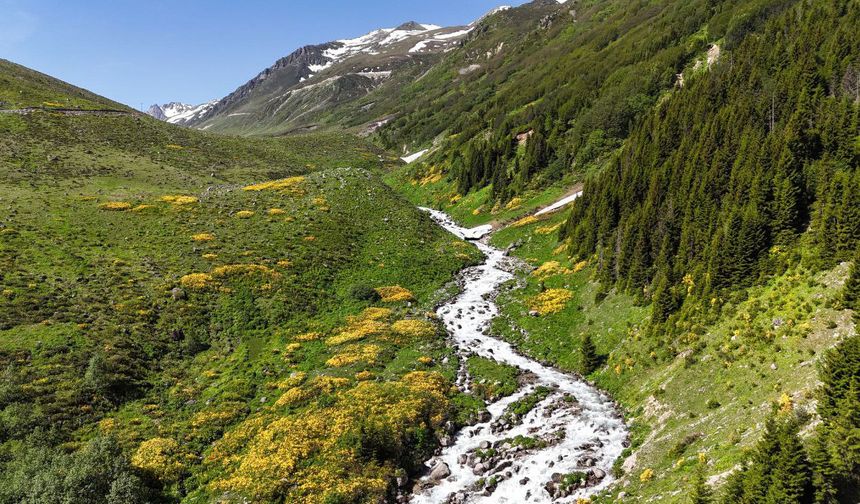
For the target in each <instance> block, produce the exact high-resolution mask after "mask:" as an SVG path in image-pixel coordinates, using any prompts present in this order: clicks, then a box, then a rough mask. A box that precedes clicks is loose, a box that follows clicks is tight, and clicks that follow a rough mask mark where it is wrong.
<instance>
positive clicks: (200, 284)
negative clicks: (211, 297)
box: [179, 273, 214, 290]
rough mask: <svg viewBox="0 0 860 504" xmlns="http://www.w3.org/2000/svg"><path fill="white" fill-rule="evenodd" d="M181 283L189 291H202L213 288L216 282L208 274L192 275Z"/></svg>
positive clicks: (180, 280)
mask: <svg viewBox="0 0 860 504" xmlns="http://www.w3.org/2000/svg"><path fill="white" fill-rule="evenodd" d="M179 283H180V285H182V286H183V287H185V288H187V289H194V290H202V289H205V288H207V287H211V286H212V285H213V283H214V281H213V279H212V275H210V274H208V273H190V274H188V275H185V276H184V277H182V278H180V279H179Z"/></svg>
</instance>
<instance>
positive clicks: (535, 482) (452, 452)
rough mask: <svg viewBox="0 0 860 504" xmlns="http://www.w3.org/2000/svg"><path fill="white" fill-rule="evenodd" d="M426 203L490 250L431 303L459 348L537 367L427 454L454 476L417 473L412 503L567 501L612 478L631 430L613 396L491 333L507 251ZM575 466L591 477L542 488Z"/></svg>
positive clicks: (463, 381)
mask: <svg viewBox="0 0 860 504" xmlns="http://www.w3.org/2000/svg"><path fill="white" fill-rule="evenodd" d="M423 210H425V211H427V212H428V213H430V215H431V216H432V217H433V219H434V220H435V221H436V222H437V223H439V225H441V226H442V227H444V228H445V229H446V230H448V231H450V232H451V233H453V234H454V235H456V236H458V237H460V238H465V239H468V240H471V241H472V242H473V243H474V244H475V245H476V246H477V247H478V248H479V249H480V250H481V251H482V252H483V253H484V254H485V255H486V262H485V263H484V264H482V265H480V266H476V267H472V268H467V269H466V270H464V271H463V272H462V274H461V279H462V284H463V285H462V289H463V290H462V293H461V294H460V295H459V296H457V297H456V298H454V299H453V300H451V301H449V302H448V303H446V304H444V305H442V306H441V307H440V308H439V309H438V310H437V313H438V315H439V316H440V317H441V319H442V320H443V321H444V323H445V326H446V327H447V329H448V332H449V333H450V334H451V336H452V338H453V340H454V342H455V344H456V345H457V347H458V351H459V353H460V354H461V355H466V354H469V353H473V354H476V355H479V356H481V357H486V358H490V359H494V360H495V361H497V362H500V363H504V364H509V365H511V366H515V367H517V368H519V369H520V370H521V371H523V372H526V373H530V374H531V375H533V377H534V380H533V381H532V382H531V383H529V384H528V385H525V386H523V387H522V388H521V389H520V390H519V391H517V392H516V393H515V394H513V395H511V396H509V397H506V398H504V399H501V400H499V401H497V402H495V403H493V404H490V405H489V406H488V411H489V413H490V416H491V417H492V418H491V419H490V420H489V421H484V422H482V423H478V424H476V425H473V426H470V427H466V428H464V429H463V430H461V431H460V432H459V433H458V434H457V436H456V438H455V439H453V441H452V442H451V444H450V446H447V447H445V448H443V450H442V453H441V454H440V455H439V456H437V457H434V458H433V459H431V460H430V461H428V462H427V465H428V467H439V466H438V464H442V463H444V464H446V465H447V468H448V470H449V471H450V475H447V476H445V477H442V478H439V477H438V476H439V473H438V472H437V471H431V474H432V473H436V476H437V477H435V478H434V477H432V476H426V477H425V478H423V479H422V481H421V482H419V485H417V486H416V488H420V490H416V492H415V493H414V494H413V495H412V498H411V501H410V502H412V503H414V504H425V503H426V504H431V503H432V504H441V503H466V502H468V503H510V504H514V503H527V502H528V503H553V502H554V503H569V502H575V501H576V499H577V498H580V497H587V496H590V495H594V494H595V493H597V492H598V491H600V490H601V489H604V488H606V487H607V486H608V485H610V484H611V483H612V481H613V477H612V465H613V462H614V461H615V460H616V459H617V458H618V457H619V456H620V455H621V452H622V450H623V449H624V446H625V445H626V444H627V438H628V431H627V426H626V425H625V424H624V421H623V419H622V417H621V415H620V414H619V412H618V410H617V409H616V406H615V404H614V403H613V401H612V400H611V398H610V397H608V396H607V395H606V394H605V393H603V392H601V391H599V390H597V389H596V388H594V387H593V386H591V385H590V384H588V383H587V382H586V381H584V380H582V379H581V378H579V377H577V376H574V375H570V374H567V373H563V372H561V371H558V370H556V369H552V368H550V367H547V366H544V365H542V364H540V363H538V362H536V361H534V360H532V359H530V358H528V357H525V356H523V355H521V354H519V353H518V352H517V351H516V350H515V349H514V348H513V347H512V346H511V345H510V344H508V343H506V342H504V341H502V340H500V339H497V338H495V337H493V336H491V335H490V334H489V324H490V321H491V320H492V319H493V318H494V317H495V316H496V315H497V314H498V307H497V306H496V304H495V301H494V295H495V292H496V290H497V289H498V288H499V286H500V285H501V284H503V283H504V282H506V281H508V280H510V279H512V278H513V275H512V274H511V273H510V272H509V271H508V270H507V269H506V267H507V268H510V266H509V262H510V261H511V260H510V259H509V258H508V257H507V255H506V253H505V252H504V251H502V250H499V249H497V248H495V247H492V246H490V245H489V244H488V243H487V240H486V235H488V234H489V232H490V231H491V229H490V228H489V226H484V227H481V228H474V229H465V228H462V227H460V226H458V225H457V224H455V223H454V222H453V221H452V220H451V219H450V218H449V217H448V216H447V215H446V214H444V213H442V212H438V211H435V210H429V209H423ZM482 238H483V239H482ZM468 381H469V378H468V377H467V376H465V372H463V370H461V377H460V380H459V383H458V385H459V386H460V387H462V388H463V389H464V390H466V389H467V388H468ZM541 386H543V387H549V388H551V389H552V392H551V393H550V394H549V395H548V396H547V397H546V398H545V399H543V400H541V401H540V402H539V403H538V404H537V406H536V407H535V408H534V409H532V410H531V411H530V412H529V413H527V414H526V415H525V416H523V417H522V423H519V424H518V423H517V422H509V423H506V422H504V421H503V420H502V418H503V417H504V415H503V413H504V412H505V409H506V408H507V407H508V406H509V405H510V404H511V403H513V402H515V401H517V400H519V399H522V398H523V397H525V396H527V395H529V394H531V393H533V392H534V391H535V389H536V388H537V387H541ZM571 396H572V397H573V398H574V400H571ZM508 418H509V417H508ZM482 420H486V416H485V417H484V418H482ZM517 435H522V436H528V437H530V438H539V439H542V440H546V441H547V444H548V446H545V447H541V448H531V449H526V448H523V447H521V448H517V447H516V446H512V445H511V443H505V442H504V440H506V439H510V438H514V437H515V436H517ZM481 447H484V448H487V447H490V448H494V449H495V451H496V454H495V455H487V452H486V451H485V452H482V453H478V454H476V453H475V450H476V449H478V448H481ZM481 455H483V456H484V458H481ZM478 466H480V467H478ZM476 468H477V469H476ZM445 472H447V471H442V473H443V474H444V473H445ZM574 472H580V473H585V474H587V475H588V483H586V484H584V485H582V484H580V485H574V486H573V487H571V486H566V491H559V490H558V488H559V486H558V485H556V486H553V485H552V484H550V486H549V489H547V483H548V482H551V481H553V479H555V481H556V482H558V481H560V480H561V477H562V475H566V474H570V473H574ZM554 473H555V478H553V474H554ZM490 481H491V483H489V485H488V482H490ZM568 481H569V480H568ZM566 484H567V483H565V485H566ZM488 486H489V489H488V488H487V487H488ZM421 487H423V488H421ZM571 488H572V489H571ZM550 492H553V493H554V494H555V495H551V494H550Z"/></svg>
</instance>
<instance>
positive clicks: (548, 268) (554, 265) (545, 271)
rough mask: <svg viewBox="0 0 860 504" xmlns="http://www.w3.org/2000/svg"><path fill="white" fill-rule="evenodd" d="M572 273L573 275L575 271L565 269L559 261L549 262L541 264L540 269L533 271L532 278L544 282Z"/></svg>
mask: <svg viewBox="0 0 860 504" xmlns="http://www.w3.org/2000/svg"><path fill="white" fill-rule="evenodd" d="M570 273H573V271H571V270H570V269H568V268H565V267H564V266H562V265H561V263H559V262H558V261H547V262H545V263H543V264H541V265H540V267H539V268H538V269H536V270H534V271H532V276H535V277H538V278H540V279H542V280H543V279H546V278H549V277H551V276H556V275H568V274H570Z"/></svg>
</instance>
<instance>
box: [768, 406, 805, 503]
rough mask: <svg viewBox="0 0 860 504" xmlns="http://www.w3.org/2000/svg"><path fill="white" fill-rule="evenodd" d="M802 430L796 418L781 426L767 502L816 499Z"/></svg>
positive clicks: (802, 501) (803, 501)
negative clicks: (802, 439)
mask: <svg viewBox="0 0 860 504" xmlns="http://www.w3.org/2000/svg"><path fill="white" fill-rule="evenodd" d="M799 431H800V427H799V425H798V421H797V420H796V419H794V418H792V419H789V420H788V421H786V422H784V423H783V424H782V425H781V426H780V429H779V434H778V451H777V453H776V456H775V457H774V458H773V460H772V463H773V464H774V465H773V472H772V473H771V475H770V484H769V488H768V491H767V496H766V497H765V501H764V502H765V503H766V504H785V503H788V502H796V503H798V504H803V503H807V502H812V472H811V470H810V467H809V460H808V459H807V458H806V450H805V449H804V447H803V442H802V441H801V440H800V436H799Z"/></svg>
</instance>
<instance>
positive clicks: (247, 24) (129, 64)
mask: <svg viewBox="0 0 860 504" xmlns="http://www.w3.org/2000/svg"><path fill="white" fill-rule="evenodd" d="M504 3H509V4H510V3H523V2H522V1H515V2H510V1H508V2H506V1H505V0H425V1H412V0H357V1H356V0H352V1H346V0H280V1H276V0H269V1H266V0H233V1H228V0H0V57H2V58H5V59H9V60H11V61H14V62H16V63H20V64H22V65H25V66H28V67H31V68H34V69H36V70H39V71H41V72H44V73H47V74H50V75H53V76H55V77H58V78H60V79H63V80H65V81H68V82H71V83H72V84H75V85H78V86H81V87H84V88H87V89H90V90H92V91H95V92H96V93H99V94H102V95H104V96H107V97H109V98H112V99H114V100H117V101H120V102H123V103H126V104H128V105H131V106H134V107H140V106H141V104H143V105H144V106H149V105H151V104H152V103H163V102H167V101H173V100H176V101H184V102H188V103H195V104H196V103H201V102H204V101H206V100H209V99H213V98H221V97H223V96H224V95H226V94H228V93H229V92H230V91H232V90H233V89H235V88H236V87H238V86H239V85H241V84H243V83H244V82H245V81H247V80H248V79H250V78H251V77H253V76H254V75H256V74H257V73H258V72H259V71H260V70H262V69H264V68H266V67H268V66H269V65H271V64H272V63H273V62H274V61H275V60H276V59H278V58H280V57H282V56H286V55H287V54H289V53H290V52H292V51H293V50H294V49H296V48H298V47H300V46H302V45H307V44H312V43H320V42H327V41H329V40H335V39H341V38H349V37H353V36H357V35H361V34H364V33H366V32H368V31H371V30H373V29H376V28H384V27H393V26H396V25H398V24H400V23H402V22H405V21H410V20H415V21H418V22H420V23H434V24H438V25H443V26H449V25H458V24H467V23H469V22H471V21H472V20H474V19H476V18H477V17H479V16H480V15H481V14H483V13H485V12H487V11H489V10H490V9H492V8H493V7H496V6H498V5H499V4H504Z"/></svg>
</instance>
